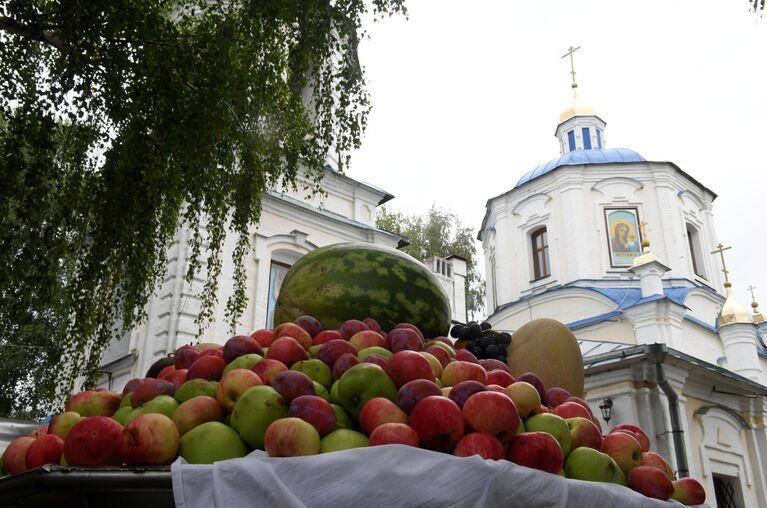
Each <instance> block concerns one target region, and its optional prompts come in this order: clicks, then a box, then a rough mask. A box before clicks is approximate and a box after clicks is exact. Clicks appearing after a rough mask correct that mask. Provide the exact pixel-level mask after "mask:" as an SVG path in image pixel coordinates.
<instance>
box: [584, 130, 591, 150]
mask: <svg viewBox="0 0 767 508" xmlns="http://www.w3.org/2000/svg"><path fill="white" fill-rule="evenodd" d="M583 149H584V150H591V134H589V128H588V127H584V128H583Z"/></svg>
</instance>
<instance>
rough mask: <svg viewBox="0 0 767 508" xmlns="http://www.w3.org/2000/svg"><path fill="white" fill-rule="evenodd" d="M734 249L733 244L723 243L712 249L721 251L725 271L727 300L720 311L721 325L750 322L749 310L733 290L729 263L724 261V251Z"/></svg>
mask: <svg viewBox="0 0 767 508" xmlns="http://www.w3.org/2000/svg"><path fill="white" fill-rule="evenodd" d="M729 249H732V246H729V247H725V246H724V245H722V244H721V243H720V244H719V245H717V246H716V249H714V250H712V251H711V254H716V253H719V255H720V256H721V258H722V273H724V292H725V295H726V297H725V300H724V305H722V311H721V312H720V313H719V326H720V327H721V326H722V325H728V324H731V323H750V322H751V319H750V318H749V315H748V311H747V310H746V308H745V307H744V306H743V305H741V304H740V303H739V302H738V301H737V300H736V299H735V295H734V294H733V292H732V283H731V282H730V278H729V273H730V272H729V271H728V270H727V265H726V264H725V262H724V251H726V250H729Z"/></svg>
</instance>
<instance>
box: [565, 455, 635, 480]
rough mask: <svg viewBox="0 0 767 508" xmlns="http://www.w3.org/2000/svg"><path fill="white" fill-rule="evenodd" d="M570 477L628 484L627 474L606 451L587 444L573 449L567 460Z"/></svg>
mask: <svg viewBox="0 0 767 508" xmlns="http://www.w3.org/2000/svg"><path fill="white" fill-rule="evenodd" d="M565 474H566V475H567V477H568V478H575V479H576V480H586V481H590V482H608V483H617V484H619V485H623V486H628V482H627V481H626V475H625V474H624V473H623V471H622V470H621V468H620V467H618V464H616V463H615V461H614V460H613V459H612V458H611V457H610V456H609V455H607V454H606V453H602V452H600V451H598V450H595V449H593V448H589V447H587V446H581V447H580V448H576V449H575V450H573V451H572V452H571V453H570V455H569V456H568V457H567V460H565Z"/></svg>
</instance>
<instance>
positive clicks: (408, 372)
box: [385, 350, 436, 387]
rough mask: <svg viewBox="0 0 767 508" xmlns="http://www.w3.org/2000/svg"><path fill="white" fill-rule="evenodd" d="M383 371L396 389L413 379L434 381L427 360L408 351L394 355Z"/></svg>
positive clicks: (432, 372)
mask: <svg viewBox="0 0 767 508" xmlns="http://www.w3.org/2000/svg"><path fill="white" fill-rule="evenodd" d="M385 370H386V374H388V376H389V377H390V378H391V380H392V381H394V384H396V385H397V387H401V386H402V385H404V384H405V383H407V382H408V381H413V380H415V379H427V380H429V381H432V382H434V381H435V380H436V378H435V377H434V371H433V370H432V368H431V364H430V363H429V360H427V359H426V358H424V357H423V356H421V355H420V354H418V353H417V352H415V351H410V350H404V351H400V352H398V353H394V355H393V356H392V357H391V358H390V359H389V362H388V363H387V364H386V369H385Z"/></svg>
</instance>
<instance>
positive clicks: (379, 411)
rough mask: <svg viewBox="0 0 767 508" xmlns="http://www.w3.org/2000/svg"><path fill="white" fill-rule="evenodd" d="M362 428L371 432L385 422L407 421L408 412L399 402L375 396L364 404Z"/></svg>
mask: <svg viewBox="0 0 767 508" xmlns="http://www.w3.org/2000/svg"><path fill="white" fill-rule="evenodd" d="M359 423H360V428H361V429H362V430H363V431H364V432H365V433H367V434H370V433H371V432H373V430H375V428H376V427H378V426H380V425H383V424H384V423H407V414H405V412H404V411H403V410H402V408H400V407H398V406H397V404H395V403H394V402H392V401H390V400H389V399H387V398H384V397H373V398H372V399H370V400H369V401H367V402H366V403H365V405H364V406H362V411H360V417H359Z"/></svg>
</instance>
